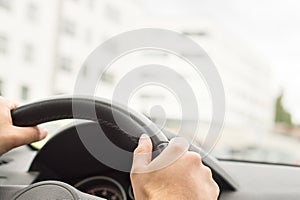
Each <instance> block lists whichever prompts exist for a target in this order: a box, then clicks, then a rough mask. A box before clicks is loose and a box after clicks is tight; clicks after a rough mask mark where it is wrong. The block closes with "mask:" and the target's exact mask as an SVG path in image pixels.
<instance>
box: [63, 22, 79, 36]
mask: <svg viewBox="0 0 300 200" xmlns="http://www.w3.org/2000/svg"><path fill="white" fill-rule="evenodd" d="M62 32H63V33H64V34H66V35H69V36H75V35H76V25H75V23H74V22H72V21H70V20H64V22H63V24H62Z"/></svg>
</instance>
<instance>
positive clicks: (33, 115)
mask: <svg viewBox="0 0 300 200" xmlns="http://www.w3.org/2000/svg"><path fill="white" fill-rule="evenodd" d="M74 108H75V109H76V110H77V112H74ZM91 108H93V109H91ZM78 110H80V111H82V112H84V113H79V112H78ZM95 113H96V115H95ZM116 115H117V117H118V120H123V122H124V123H122V124H126V130H128V131H130V133H128V132H126V131H120V133H123V134H125V135H126V136H127V137H128V139H130V140H132V141H133V142H134V143H135V144H137V143H138V139H139V137H140V136H141V135H142V134H143V133H146V134H148V135H149V136H150V138H151V140H152V144H153V151H154V152H155V151H161V150H162V149H163V148H164V147H165V146H166V145H167V144H168V142H169V140H168V139H167V137H166V136H165V135H164V133H163V132H162V131H161V130H160V129H159V128H158V127H157V126H156V125H155V124H154V123H153V122H151V121H150V120H149V119H148V118H146V117H145V116H143V115H141V114H139V113H137V112H135V111H133V110H132V109H129V108H126V107H124V106H122V105H120V104H117V103H113V104H112V103H111V102H109V101H108V100H106V99H102V98H94V97H73V96H70V97H62V98H50V99H45V100H41V101H37V102H34V103H30V104H26V105H23V106H20V107H18V108H16V109H15V110H12V112H11V116H12V121H13V125H15V126H20V127H30V126H37V125H39V124H42V123H46V122H51V121H56V120H62V119H83V120H91V121H94V122H98V123H99V124H100V125H101V123H106V124H111V125H113V126H115V127H118V124H117V123H116V121H115V120H114V117H115V116H116ZM95 116H96V118H95ZM120 130H121V129H120ZM104 133H105V135H106V136H107V137H109V139H113V140H114V142H115V143H117V145H118V140H117V138H114V137H113V136H111V135H109V133H106V132H104Z"/></svg>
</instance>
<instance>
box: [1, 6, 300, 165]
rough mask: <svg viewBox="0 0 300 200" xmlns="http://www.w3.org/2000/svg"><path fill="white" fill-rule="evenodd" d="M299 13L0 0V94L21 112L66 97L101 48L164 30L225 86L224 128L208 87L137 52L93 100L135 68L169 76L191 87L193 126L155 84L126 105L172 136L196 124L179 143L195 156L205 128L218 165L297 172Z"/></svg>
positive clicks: (117, 64)
mask: <svg viewBox="0 0 300 200" xmlns="http://www.w3.org/2000/svg"><path fill="white" fill-rule="evenodd" d="M299 10H300V3H299V1H296V0H288V1H286V0H285V1H283V0H260V1H257V0H255V1H253V0H252V1H250V0H247V1H246V0H245V1H238V0H229V1H222V0H213V1H202V0H190V1H183V0H164V1H159V0H142V1H138V0H123V1H117V0H85V1H84V0H53V1H11V0H0V24H1V27H0V72H1V73H0V94H1V95H2V96H4V97H6V98H9V99H13V100H15V101H18V102H20V103H21V104H23V103H28V102H32V101H35V100H39V99H44V98H47V97H50V96H54V95H62V94H72V93H73V91H74V86H75V83H76V78H77V77H78V73H79V71H80V69H81V70H82V73H88V70H86V71H84V69H85V68H84V67H85V66H84V64H83V63H84V61H85V60H86V58H87V57H88V56H89V55H90V53H91V52H92V51H93V50H94V49H95V48H96V47H98V45H100V44H101V43H103V42H105V41H107V40H108V39H110V38H111V37H113V36H116V35H118V34H121V33H124V32H126V31H131V30H136V29H140V28H160V29H168V30H172V31H175V32H177V33H181V34H183V35H184V36H185V37H187V38H189V39H192V40H193V41H194V42H196V43H197V44H198V45H199V46H200V47H202V48H203V49H204V51H205V52H206V54H207V55H208V56H209V57H210V58H211V60H212V62H213V63H214V66H215V67H216V69H217V70H218V73H219V75H220V78H221V80H222V84H223V86H224V92H225V99H224V103H225V104H224V105H225V120H224V122H223V121H222V122H215V121H213V119H214V118H213V111H214V105H213V103H212V100H211V99H212V94H211V91H209V88H208V85H207V82H206V81H205V77H204V78H203V77H201V76H199V74H198V73H197V71H195V69H194V68H193V67H191V66H190V65H189V64H188V63H187V62H183V60H182V59H181V58H180V57H178V56H176V55H175V54H172V53H170V52H164V51H157V50H153V49H152V50H151V49H143V50H141V51H138V52H132V53H130V54H128V55H126V56H123V57H120V58H119V59H118V60H116V61H114V62H112V63H111V66H110V68H109V69H107V71H105V73H103V75H102V77H101V78H99V85H98V86H97V87H96V88H95V93H94V94H95V96H99V97H105V98H108V99H111V98H112V97H113V95H114V91H115V88H116V87H117V86H118V83H119V82H120V81H122V78H124V77H125V75H126V74H128V73H129V72H130V71H131V70H133V69H134V68H135V67H137V66H142V65H149V64H153V63H155V64H160V65H165V66H169V67H171V68H172V69H174V70H175V71H177V73H178V74H180V76H182V77H184V79H185V80H186V81H187V83H188V84H190V85H191V88H192V91H194V95H195V99H196V102H197V103H198V105H197V108H196V107H195V110H196V109H198V113H199V116H198V118H197V120H198V121H194V119H189V117H185V118H183V117H182V116H183V109H182V105H181V104H180V103H182V102H180V101H179V100H178V98H177V97H176V94H174V93H172V92H170V91H169V90H167V89H166V87H161V86H162V85H161V84H150V85H149V84H148V85H147V84H146V85H143V86H141V87H138V88H136V89H135V90H134V91H132V93H131V94H130V101H129V102H128V105H129V106H130V107H132V108H133V109H134V110H136V111H138V112H141V113H143V114H145V115H146V116H147V117H149V118H151V119H152V120H153V121H155V122H156V123H157V124H158V125H163V127H164V128H165V129H168V130H170V131H171V132H174V133H176V132H178V130H179V129H180V127H181V126H183V125H186V127H191V126H193V125H194V124H195V123H197V131H196V134H194V133H189V132H188V131H187V132H186V135H185V136H186V137H189V138H193V142H194V143H196V144H199V145H200V146H201V145H202V144H203V141H204V140H205V138H206V134H207V133H208V130H209V128H210V126H215V124H216V123H221V125H222V127H223V128H222V131H221V132H220V134H219V135H218V137H217V138H218V140H217V141H216V142H214V143H213V145H212V146H213V147H214V148H213V150H212V149H210V150H212V151H209V153H211V154H212V155H214V156H216V157H218V158H223V159H233V160H247V161H260V162H270V163H284V164H295V165H299V164H300V151H299V148H300V142H299V141H300V140H299V138H300V103H299V102H300V92H299V85H300V79H299V78H298V76H299V74H298V73H299V72H300V68H299V67H300V51H299V49H298V47H299V46H300V39H299V35H300V26H299V21H300V12H299ZM157 39H158V41H160V42H161V41H162V40H163V38H157ZM130 42H131V41H130ZM130 42H129V43H130ZM175 43H176V42H175ZM116 51H117V50H116ZM192 56H194V57H197V58H198V59H200V58H201V56H203V55H192ZM200 60H201V59H200ZM203 65H204V66H206V63H205V62H204V63H203ZM150 76H151V73H150V74H149V73H148V71H146V72H142V73H140V75H139V77H138V78H140V79H141V80H142V79H149V77H150ZM168 76H170V74H166V75H165V77H166V79H168ZM180 86H182V85H180V84H179V86H178V87H180ZM191 98H192V97H191ZM117 101H118V99H117ZM220 101H222V102H223V100H222V99H220ZM222 102H221V103H222ZM184 103H188V102H184ZM162 109H163V114H164V117H165V118H166V120H163V119H161V118H162V117H161V116H162V115H161V112H162ZM64 124H65V122H63V123H62V124H61V125H64ZM219 125H220V124H219ZM48 126H49V127H50V132H53V133H54V132H56V131H57V129H56V128H54V127H57V125H55V126H53V125H48ZM51 130H53V131H51Z"/></svg>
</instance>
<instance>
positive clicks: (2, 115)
mask: <svg viewBox="0 0 300 200" xmlns="http://www.w3.org/2000/svg"><path fill="white" fill-rule="evenodd" d="M16 107H17V104H16V103H14V102H12V101H9V100H7V99H4V98H3V97H0V124H12V119H11V113H10V112H11V110H13V109H15V108H16Z"/></svg>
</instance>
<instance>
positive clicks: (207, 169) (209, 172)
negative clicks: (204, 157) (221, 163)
mask: <svg viewBox="0 0 300 200" xmlns="http://www.w3.org/2000/svg"><path fill="white" fill-rule="evenodd" d="M203 170H204V171H205V174H206V175H207V176H209V177H212V175H213V174H212V171H211V169H210V168H209V167H207V166H205V165H203Z"/></svg>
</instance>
